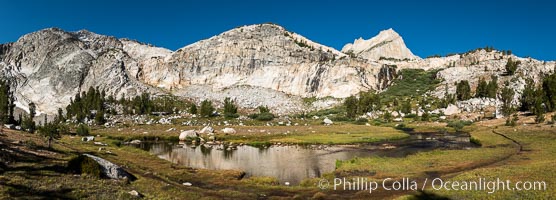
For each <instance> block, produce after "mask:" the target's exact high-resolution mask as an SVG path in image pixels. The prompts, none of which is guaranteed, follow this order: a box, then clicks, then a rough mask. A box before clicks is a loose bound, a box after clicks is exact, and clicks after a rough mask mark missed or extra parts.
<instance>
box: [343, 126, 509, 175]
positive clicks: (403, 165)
mask: <svg viewBox="0 0 556 200" xmlns="http://www.w3.org/2000/svg"><path fill="white" fill-rule="evenodd" d="M471 134H472V136H473V137H474V138H476V139H479V140H480V141H481V142H482V145H483V147H484V148H474V149H469V150H441V149H438V150H433V151H428V152H419V153H416V154H413V155H409V156H407V157H404V158H388V157H369V158H356V159H353V160H348V161H344V162H342V163H341V164H339V168H338V169H337V170H336V171H337V172H339V173H341V174H346V175H349V174H350V173H351V172H352V171H369V172H374V173H376V175H375V176H373V178H386V177H391V178H403V177H423V176H426V174H427V173H430V172H435V173H441V174H447V173H452V172H457V171H458V170H461V169H467V168H474V167H478V166H482V165H485V164H488V163H491V162H495V161H497V160H500V159H503V158H505V157H507V156H509V155H511V154H514V153H515V152H516V151H517V149H518V148H517V146H516V145H514V144H513V143H512V142H511V141H509V140H506V139H505V138H503V137H502V136H499V135H496V134H493V133H492V132H491V131H490V129H480V130H475V131H474V132H472V133H471Z"/></svg>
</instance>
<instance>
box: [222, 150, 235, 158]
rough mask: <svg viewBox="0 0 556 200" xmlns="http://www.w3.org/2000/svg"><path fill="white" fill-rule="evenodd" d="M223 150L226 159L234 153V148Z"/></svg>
mask: <svg viewBox="0 0 556 200" xmlns="http://www.w3.org/2000/svg"><path fill="white" fill-rule="evenodd" d="M222 152H224V158H225V159H230V158H232V156H233V155H234V150H227V148H224V150H222Z"/></svg>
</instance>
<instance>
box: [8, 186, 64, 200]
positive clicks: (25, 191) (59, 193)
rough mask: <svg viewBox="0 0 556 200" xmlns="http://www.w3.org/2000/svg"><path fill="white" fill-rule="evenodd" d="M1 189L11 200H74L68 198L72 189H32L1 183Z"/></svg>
mask: <svg viewBox="0 0 556 200" xmlns="http://www.w3.org/2000/svg"><path fill="white" fill-rule="evenodd" d="M0 185H1V186H2V187H6V188H7V194H8V195H9V196H10V197H11V198H16V199H17V198H22V199H75V198H72V197H71V196H69V193H71V192H72V189H68V188H62V189H58V190H41V189H34V188H30V187H28V186H24V185H18V184H11V183H1V182H0Z"/></svg>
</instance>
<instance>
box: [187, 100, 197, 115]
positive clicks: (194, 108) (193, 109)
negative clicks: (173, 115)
mask: <svg viewBox="0 0 556 200" xmlns="http://www.w3.org/2000/svg"><path fill="white" fill-rule="evenodd" d="M189 113H191V114H193V115H195V114H197V105H195V103H193V104H191V106H189Z"/></svg>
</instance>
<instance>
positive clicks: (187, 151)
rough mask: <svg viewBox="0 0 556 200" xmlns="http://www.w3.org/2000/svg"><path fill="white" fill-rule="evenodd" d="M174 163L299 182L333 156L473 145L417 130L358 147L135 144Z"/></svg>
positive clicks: (329, 167)
mask: <svg viewBox="0 0 556 200" xmlns="http://www.w3.org/2000/svg"><path fill="white" fill-rule="evenodd" d="M134 146H136V147H138V148H141V149H144V150H146V151H149V152H150V153H152V154H154V155H157V156H158V157H160V158H162V159H165V160H168V161H171V162H173V163H176V164H179V165H184V166H188V167H192V168H204V169H215V170H219V169H234V170H241V171H244V172H245V173H246V177H249V176H270V177H276V178H278V180H280V181H281V182H282V184H284V183H285V182H290V184H294V185H295V184H299V182H300V181H301V180H303V179H306V178H313V177H320V176H321V174H323V173H327V172H331V171H333V170H334V169H335V165H336V160H349V159H352V158H355V157H369V156H385V157H404V156H407V155H409V154H413V153H416V152H421V151H430V150H433V149H438V148H442V149H464V148H471V147H473V146H474V145H473V144H471V143H470V142H469V135H468V134H464V133H460V134H440V133H419V134H411V136H410V137H409V138H407V139H403V140H398V141H394V142H383V143H374V144H361V145H308V146H299V145H289V146H286V145H284V146H281V145H272V146H270V147H268V148H257V147H252V146H247V145H244V146H238V147H237V149H236V150H226V148H224V147H223V146H222V145H212V146H211V145H197V146H194V145H191V144H175V143H168V142H157V143H149V142H144V143H141V144H139V145H134Z"/></svg>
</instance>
